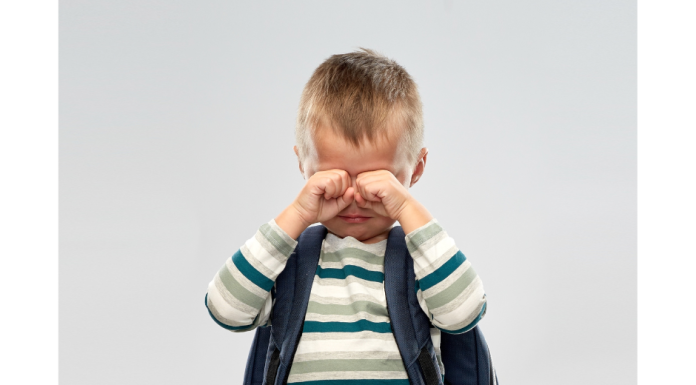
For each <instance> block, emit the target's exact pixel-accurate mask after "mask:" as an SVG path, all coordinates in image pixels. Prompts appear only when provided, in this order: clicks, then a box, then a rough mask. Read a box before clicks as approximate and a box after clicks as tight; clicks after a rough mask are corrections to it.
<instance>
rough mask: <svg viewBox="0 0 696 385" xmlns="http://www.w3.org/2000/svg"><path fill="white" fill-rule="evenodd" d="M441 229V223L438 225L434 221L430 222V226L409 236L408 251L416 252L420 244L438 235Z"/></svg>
mask: <svg viewBox="0 0 696 385" xmlns="http://www.w3.org/2000/svg"><path fill="white" fill-rule="evenodd" d="M440 231H442V227H440V225H438V224H437V223H435V222H433V223H431V224H430V226H428V227H426V228H424V229H422V230H420V231H419V232H417V233H415V234H413V235H411V236H409V240H408V243H407V246H408V251H409V252H411V253H412V252H414V251H415V250H416V249H417V248H418V247H420V245H422V244H423V243H425V242H426V241H427V240H428V239H430V238H432V237H434V236H435V235H437V234H438V233H439V232H440Z"/></svg>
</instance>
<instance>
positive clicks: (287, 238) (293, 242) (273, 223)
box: [268, 219, 297, 255]
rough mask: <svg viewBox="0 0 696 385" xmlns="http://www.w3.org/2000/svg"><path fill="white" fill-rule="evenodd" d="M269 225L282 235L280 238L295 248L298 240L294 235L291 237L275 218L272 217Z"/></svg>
mask: <svg viewBox="0 0 696 385" xmlns="http://www.w3.org/2000/svg"><path fill="white" fill-rule="evenodd" d="M268 225H269V226H270V227H271V229H273V231H274V232H275V233H276V234H277V235H278V236H279V237H280V239H282V240H283V242H285V243H286V244H287V245H288V246H290V248H291V249H293V250H294V249H295V247H296V246H297V241H296V240H294V239H292V237H290V236H289V235H288V233H286V232H285V230H283V229H282V228H280V226H278V224H277V223H276V221H275V219H271V220H270V221H269V222H268ZM288 255H289V254H288Z"/></svg>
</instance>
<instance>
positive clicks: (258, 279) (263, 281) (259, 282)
mask: <svg viewBox="0 0 696 385" xmlns="http://www.w3.org/2000/svg"><path fill="white" fill-rule="evenodd" d="M232 262H234V265H235V266H237V269H239V272H241V273H242V274H244V276H245V277H246V278H247V279H248V280H250V281H251V282H253V283H254V284H255V285H256V286H258V287H260V288H262V289H263V290H266V291H271V288H272V287H273V280H272V279H269V278H268V277H266V276H265V275H263V273H261V272H260V271H258V270H256V269H255V268H254V266H251V264H250V263H249V261H247V260H246V258H244V255H242V252H241V250H237V252H236V253H234V255H233V256H232Z"/></svg>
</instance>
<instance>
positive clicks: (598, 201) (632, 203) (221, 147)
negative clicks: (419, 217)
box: [59, 0, 636, 385]
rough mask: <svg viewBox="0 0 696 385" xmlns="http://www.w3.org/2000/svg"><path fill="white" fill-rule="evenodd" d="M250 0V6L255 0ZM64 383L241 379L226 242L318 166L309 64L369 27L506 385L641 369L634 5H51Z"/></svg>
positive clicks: (73, 1) (230, 249)
mask: <svg viewBox="0 0 696 385" xmlns="http://www.w3.org/2000/svg"><path fill="white" fill-rule="evenodd" d="M247 3H251V2H247ZM60 17H61V19H60V177H61V179H60V278H59V279H60V331H59V333H60V334H59V336H60V381H61V384H199V383H209V384H240V383H241V378H242V372H243V367H244V363H245V360H246V355H247V350H248V346H249V343H250V341H251V338H252V334H251V333H242V334H234V333H230V332H228V331H226V330H224V329H222V328H220V327H218V326H217V325H216V324H215V323H214V322H213V321H212V320H211V319H210V318H209V316H208V314H207V312H206V310H205V307H204V304H203V297H204V294H205V291H206V286H207V284H208V282H209V281H210V280H211V279H212V277H213V275H214V274H215V273H216V271H217V270H218V268H219V267H220V266H221V265H222V264H223V262H224V260H225V259H226V258H228V257H229V256H231V254H232V253H234V251H236V249H237V248H238V247H239V246H240V245H241V244H242V243H243V242H244V241H245V240H246V239H247V238H248V237H250V236H251V235H253V233H254V231H255V230H256V228H257V227H258V226H259V225H261V224H263V223H264V222H266V221H268V220H270V219H271V218H273V217H275V215H277V214H278V213H279V212H280V211H281V210H282V209H283V208H284V207H285V206H286V205H287V204H289V203H290V202H291V200H292V199H293V198H294V197H295V195H296V194H297V192H298V191H299V189H300V188H301V186H302V184H303V180H302V178H301V176H300V173H299V171H298V170H297V164H296V160H295V157H294V154H293V152H292V149H291V148H292V145H293V140H294V136H293V129H294V119H295V111H296V108H297V103H298V101H299V95H300V92H301V90H302V87H303V85H304V83H305V82H306V81H307V79H308V78H309V76H310V75H311V72H312V71H313V70H314V68H315V67H316V66H317V65H319V64H320V63H321V61H322V60H324V59H325V58H327V57H328V56H330V55H331V54H334V53H343V52H348V51H351V50H354V49H355V48H357V47H359V46H364V47H368V48H373V49H376V50H378V51H380V52H383V53H384V54H386V55H387V56H389V57H392V58H394V59H396V60H397V61H398V62H399V63H401V64H402V65H403V66H404V67H406V69H407V70H408V71H409V72H410V73H411V75H412V76H413V77H414V78H415V79H416V81H417V82H418V84H419V86H420V90H421V96H422V99H423V102H424V109H425V121H426V144H427V146H428V147H429V149H430V155H429V162H428V165H427V167H426V172H425V175H424V178H423V179H422V180H421V182H419V184H418V185H416V186H415V187H414V189H413V191H412V192H413V194H414V195H415V196H416V197H417V198H418V199H420V200H421V201H422V202H423V203H424V204H425V205H426V207H428V208H429V209H430V211H431V212H432V213H433V214H434V215H435V217H436V218H438V220H439V221H440V222H441V223H442V224H443V225H444V227H445V228H446V229H447V230H448V232H449V233H450V234H451V235H452V236H453V237H454V238H455V240H456V241H457V243H458V246H459V247H460V248H461V249H462V251H463V252H464V253H465V254H466V255H467V257H468V258H469V259H470V260H471V261H472V262H473V264H474V266H475V268H476V270H477V272H478V273H479V275H480V276H481V277H482V279H483V282H484V286H485V288H486V292H487V295H488V298H489V306H490V308H489V311H488V313H487V315H486V317H485V318H484V320H483V321H482V322H481V324H480V325H481V328H482V330H483V331H484V332H485V335H486V338H487V339H488V343H489V345H490V348H491V351H492V355H493V360H494V362H495V364H496V368H497V370H498V376H499V379H500V380H501V381H502V383H503V384H535V385H536V384H588V383H592V384H634V383H635V382H636V259H635V257H636V130H635V127H636V60H635V59H636V5H635V2H634V1H611V0H601V1H599V0H591V1H582V2H580V1H513V0H507V1H467V2H455V1H444V2H433V3H425V2H408V3H406V2H396V1H394V2H386V1H379V2H375V1H370V2H367V1H352V2H350V4H347V3H346V2H336V1H333V2H327V1H294V2H263V3H259V4H242V2H231V1H229V0H227V1H209V0H205V1H201V0H198V1H193V0H180V1H171V0H167V1H164V0H161V1H154V0H147V1H145V0H137V1H136V0H126V1H89V2H88V1H77V0H63V1H61V3H60Z"/></svg>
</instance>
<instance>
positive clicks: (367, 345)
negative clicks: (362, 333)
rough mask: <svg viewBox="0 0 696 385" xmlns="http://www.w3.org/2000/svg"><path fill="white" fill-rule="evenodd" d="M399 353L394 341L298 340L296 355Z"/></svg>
mask: <svg viewBox="0 0 696 385" xmlns="http://www.w3.org/2000/svg"><path fill="white" fill-rule="evenodd" d="M363 351H379V352H397V353H398V352H399V347H398V346H397V345H396V341H395V340H394V339H393V338H391V339H390V340H386V341H385V340H383V339H355V340H317V341H304V340H303V339H302V338H300V343H299V345H298V346H297V353H295V354H306V353H330V352H363Z"/></svg>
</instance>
